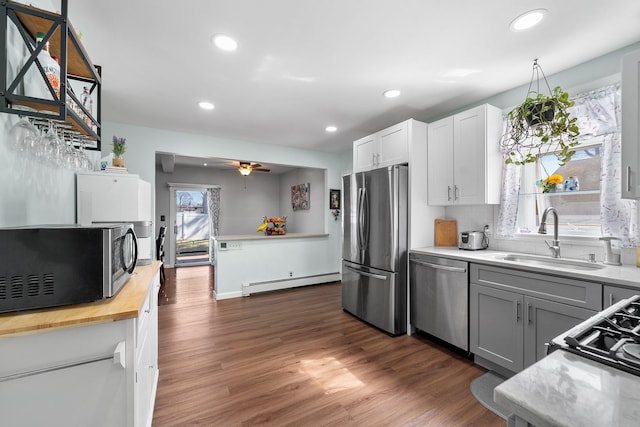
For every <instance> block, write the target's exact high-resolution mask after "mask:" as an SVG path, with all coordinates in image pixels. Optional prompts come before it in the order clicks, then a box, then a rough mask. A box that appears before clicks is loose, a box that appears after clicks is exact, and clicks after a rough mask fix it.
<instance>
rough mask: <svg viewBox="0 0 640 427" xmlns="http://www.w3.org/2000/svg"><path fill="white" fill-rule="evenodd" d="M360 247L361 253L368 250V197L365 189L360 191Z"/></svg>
mask: <svg viewBox="0 0 640 427" xmlns="http://www.w3.org/2000/svg"><path fill="white" fill-rule="evenodd" d="M361 226H362V247H361V249H362V250H363V251H367V250H369V195H368V194H367V188H366V187H364V188H363V189H362V218H361Z"/></svg>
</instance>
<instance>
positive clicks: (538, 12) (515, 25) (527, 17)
mask: <svg viewBox="0 0 640 427" xmlns="http://www.w3.org/2000/svg"><path fill="white" fill-rule="evenodd" d="M546 13H547V10H546V9H535V10H530V11H528V12H525V13H523V14H522V15H520V16H518V17H517V18H516V19H514V20H513V21H511V25H509V28H511V31H524V30H528V29H529V28H531V27H533V26H535V25H537V24H539V23H540V21H542V18H544V15H545V14H546Z"/></svg>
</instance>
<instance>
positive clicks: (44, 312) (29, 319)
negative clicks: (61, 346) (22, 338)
mask: <svg viewBox="0 0 640 427" xmlns="http://www.w3.org/2000/svg"><path fill="white" fill-rule="evenodd" d="M161 264H162V263H161V262H160V261H154V262H153V263H151V264H149V265H145V266H138V267H136V269H135V272H134V273H133V275H132V276H131V279H129V282H128V283H127V284H126V285H125V286H124V288H122V289H121V290H120V292H118V293H117V294H116V296H115V297H112V298H108V299H105V300H101V301H95V302H92V303H87V304H76V305H67V306H62V307H54V308H48V309H40V310H28V311H21V312H15V313H6V314H2V315H0V338H2V337H4V336H8V335H14V334H23V333H33V332H38V331H41V330H45V329H51V328H64V327H70V326H77V325H84V324H89V323H101V322H110V321H116V320H124V319H130V318H134V317H137V316H138V314H139V311H140V309H141V307H142V304H143V303H144V300H145V297H146V295H147V291H148V289H149V286H151V284H152V279H153V276H154V275H155V274H156V272H157V271H158V269H159V268H160V265H161Z"/></svg>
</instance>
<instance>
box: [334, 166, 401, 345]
mask: <svg viewBox="0 0 640 427" xmlns="http://www.w3.org/2000/svg"><path fill="white" fill-rule="evenodd" d="M407 175H408V168H407V166H403V165H396V166H390V167H386V168H380V169H375V170H372V171H367V172H359V173H354V174H351V175H347V176H344V177H343V197H344V198H343V200H344V212H345V217H344V225H343V227H344V230H343V231H344V241H343V244H342V258H343V259H342V308H343V310H345V311H347V312H349V313H351V314H353V315H355V316H356V317H359V318H360V319H362V320H364V321H366V322H368V323H370V324H371V325H373V326H376V327H378V328H380V329H382V330H384V331H385V332H387V333H389V334H391V335H398V334H402V333H405V332H406V331H407V221H408V217H407V198H408V190H407V187H408V185H407Z"/></svg>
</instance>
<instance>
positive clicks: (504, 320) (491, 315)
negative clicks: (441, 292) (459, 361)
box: [469, 283, 524, 372]
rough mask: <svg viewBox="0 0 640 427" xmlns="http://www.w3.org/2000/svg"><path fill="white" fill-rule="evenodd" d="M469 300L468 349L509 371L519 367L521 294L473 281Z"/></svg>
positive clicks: (521, 343)
mask: <svg viewBox="0 0 640 427" xmlns="http://www.w3.org/2000/svg"><path fill="white" fill-rule="evenodd" d="M469 302H470V307H469V309H470V313H469V325H470V331H469V338H470V340H471V341H470V349H471V352H472V353H474V354H476V355H478V356H480V357H483V358H485V359H487V360H489V361H491V362H494V363H496V364H498V365H500V366H502V367H504V368H507V369H509V370H510V371H513V372H519V371H521V370H522V367H523V365H524V361H523V352H522V349H523V343H524V332H523V320H522V309H523V302H524V296H523V295H520V294H516V293H513V292H507V291H503V290H500V289H493V288H489V287H486V286H482V285H477V284H475V283H472V284H471V286H470V300H469Z"/></svg>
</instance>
